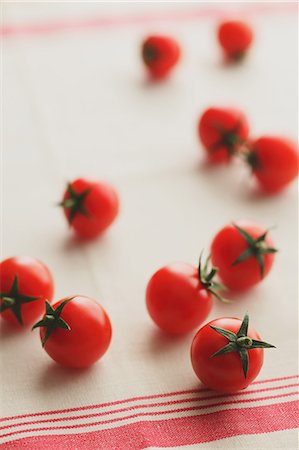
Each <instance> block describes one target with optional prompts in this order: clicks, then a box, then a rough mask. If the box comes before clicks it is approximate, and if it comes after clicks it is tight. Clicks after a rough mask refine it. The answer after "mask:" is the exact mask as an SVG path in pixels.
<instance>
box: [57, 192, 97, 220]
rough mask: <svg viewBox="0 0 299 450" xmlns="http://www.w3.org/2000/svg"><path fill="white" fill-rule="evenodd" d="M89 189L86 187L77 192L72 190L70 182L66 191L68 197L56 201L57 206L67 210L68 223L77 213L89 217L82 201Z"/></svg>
mask: <svg viewBox="0 0 299 450" xmlns="http://www.w3.org/2000/svg"><path fill="white" fill-rule="evenodd" d="M90 191H91V188H87V189H85V190H84V191H83V192H80V193H77V192H75V191H74V189H73V187H72V185H71V183H68V185H67V193H68V195H69V197H68V198H66V199H65V200H62V201H61V202H60V203H58V206H61V207H62V208H64V209H67V210H69V215H68V222H69V224H70V225H71V224H72V222H73V220H74V218H75V217H76V215H77V214H82V215H83V216H86V217H90V213H89V211H88V210H87V209H86V207H85V205H84V201H85V199H86V197H87V195H88V194H89V193H90Z"/></svg>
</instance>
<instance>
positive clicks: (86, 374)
mask: <svg viewBox="0 0 299 450" xmlns="http://www.w3.org/2000/svg"><path fill="white" fill-rule="evenodd" d="M95 370H96V368H95V365H92V366H90V367H86V368H84V369H72V368H69V367H63V366H60V365H59V364H56V363H55V362H54V361H50V362H49V364H45V367H44V369H43V371H42V372H41V375H40V379H39V383H38V388H40V390H42V391H45V390H47V391H48V390H53V391H55V389H58V390H61V386H66V387H67V386H70V385H75V384H77V383H80V384H81V383H85V382H87V381H88V379H90V377H91V376H92V375H93V374H94V372H95ZM97 370H98V367H97Z"/></svg>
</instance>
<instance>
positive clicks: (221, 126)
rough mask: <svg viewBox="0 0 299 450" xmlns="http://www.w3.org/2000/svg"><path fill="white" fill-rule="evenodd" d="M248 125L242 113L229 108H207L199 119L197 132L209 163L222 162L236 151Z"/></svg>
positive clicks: (240, 144) (244, 136)
mask: <svg viewBox="0 0 299 450" xmlns="http://www.w3.org/2000/svg"><path fill="white" fill-rule="evenodd" d="M248 133H249V127H248V123H247V119H246V117H245V116H244V114H243V113H242V112H241V111H239V110H236V109H231V108H209V109H207V110H206V111H205V112H204V113H203V114H202V116H201V117H200V119H199V123H198V134H199V137H200V140H201V142H202V144H203V146H204V148H205V149H206V151H207V155H208V159H209V161H210V162H211V163H224V162H228V161H229V160H230V159H231V156H232V155H233V154H234V153H236V152H238V151H239V150H240V148H241V146H242V144H243V143H244V141H245V140H246V139H247V137H248Z"/></svg>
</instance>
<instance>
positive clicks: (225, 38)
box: [218, 20, 253, 61]
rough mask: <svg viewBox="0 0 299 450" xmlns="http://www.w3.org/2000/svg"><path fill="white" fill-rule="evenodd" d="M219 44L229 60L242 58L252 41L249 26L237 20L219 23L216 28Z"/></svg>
mask: <svg viewBox="0 0 299 450" xmlns="http://www.w3.org/2000/svg"><path fill="white" fill-rule="evenodd" d="M218 40H219V44H220V46H221V47H222V50H223V51H224V54H225V56H226V57H227V58H228V59H229V60H234V61H238V60H240V59H242V58H243V57H244V56H245V54H246V52H247V51H248V49H249V47H250V46H251V44H252V41H253V32H252V29H251V28H250V26H249V25H248V24H247V23H245V22H242V21H239V20H229V21H226V22H223V23H221V24H220V26H219V28H218Z"/></svg>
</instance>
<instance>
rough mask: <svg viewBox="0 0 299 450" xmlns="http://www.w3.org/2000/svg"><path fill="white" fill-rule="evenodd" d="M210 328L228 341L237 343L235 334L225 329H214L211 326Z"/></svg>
mask: <svg viewBox="0 0 299 450" xmlns="http://www.w3.org/2000/svg"><path fill="white" fill-rule="evenodd" d="M210 327H211V328H212V329H213V330H215V331H217V333H219V334H221V336H224V337H226V339H228V340H229V341H230V342H236V340H237V336H236V335H235V333H232V332H231V331H229V330H224V329H223V328H218V327H214V326H213V325H210Z"/></svg>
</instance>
